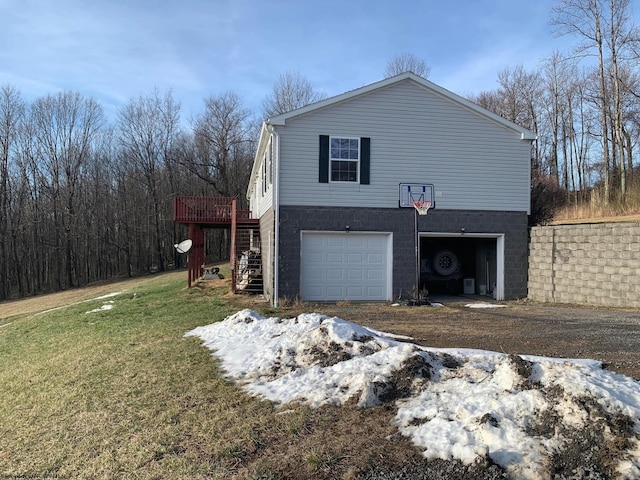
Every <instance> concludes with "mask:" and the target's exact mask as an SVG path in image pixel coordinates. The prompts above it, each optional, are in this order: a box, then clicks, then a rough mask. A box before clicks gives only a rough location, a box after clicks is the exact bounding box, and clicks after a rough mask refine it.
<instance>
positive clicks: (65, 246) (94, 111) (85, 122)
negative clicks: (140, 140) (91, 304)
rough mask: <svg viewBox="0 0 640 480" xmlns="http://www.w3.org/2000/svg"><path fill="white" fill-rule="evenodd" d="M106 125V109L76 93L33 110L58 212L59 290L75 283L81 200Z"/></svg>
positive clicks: (43, 172) (42, 167) (43, 175)
mask: <svg viewBox="0 0 640 480" xmlns="http://www.w3.org/2000/svg"><path fill="white" fill-rule="evenodd" d="M103 120H104V117H103V111H102V107H100V105H98V103H96V101H95V100H93V99H90V98H85V97H83V96H82V95H80V94H79V93H75V92H61V93H58V94H56V95H47V96H46V97H41V98H38V99H37V100H36V101H35V102H34V104H33V105H32V108H31V112H30V121H31V122H32V124H33V125H34V128H35V131H36V132H37V136H36V138H35V139H34V140H35V144H36V155H37V161H38V166H39V173H40V181H41V182H42V184H43V186H44V188H45V189H44V192H45V193H46V194H47V196H48V199H49V200H50V202H51V207H52V211H53V212H52V213H53V218H54V238H53V240H54V245H55V249H56V251H57V253H56V261H57V272H56V273H57V277H56V284H57V288H58V289H61V288H63V287H64V286H65V285H66V286H73V285H75V284H76V278H77V263H76V247H77V239H78V237H79V235H80V229H81V228H83V226H82V225H79V223H78V207H79V203H78V195H79V192H80V189H81V180H82V175H83V170H84V168H85V166H86V163H87V161H88V159H89V155H90V152H91V148H92V142H93V140H94V138H95V135H96V134H97V132H98V131H99V129H100V128H101V127H102V124H103ZM63 259H64V265H63V263H62V262H63ZM63 274H66V279H65V281H63V280H62V276H63Z"/></svg>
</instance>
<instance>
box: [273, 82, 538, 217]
mask: <svg viewBox="0 0 640 480" xmlns="http://www.w3.org/2000/svg"><path fill="white" fill-rule="evenodd" d="M505 123H506V122H505ZM275 128H277V131H278V133H279V142H280V148H279V154H280V184H279V188H280V192H279V198H280V203H281V204H282V205H326V206H354V207H364V206H366V207H383V208H395V207H397V206H398V185H399V184H400V183H431V184H434V185H435V191H436V198H435V200H436V208H438V209H471V210H508V211H527V212H528V211H529V189H530V180H529V179H530V148H531V146H530V142H529V141H527V140H522V134H521V132H518V131H516V130H514V129H513V128H509V127H508V126H507V125H505V124H503V123H500V122H498V121H494V120H492V119H491V118H490V117H487V116H484V115H480V114H479V113H478V112H477V111H475V110H473V109H471V108H468V106H466V105H464V104H461V103H458V102H455V101H452V99H451V98H447V97H446V96H444V95H441V94H440V92H437V91H434V90H431V89H428V88H425V87H424V86H422V85H420V84H418V83H416V82H414V81H412V80H410V79H408V80H403V81H400V82H396V83H392V84H390V85H388V86H386V87H384V88H380V89H374V90H372V91H368V92H366V93H365V94H363V95H360V96H355V97H353V98H348V99H346V100H345V101H342V102H338V103H333V104H331V103H330V104H328V105H327V106H325V107H324V108H320V109H315V110H311V111H309V112H307V113H305V114H303V115H301V116H297V117H296V116H293V117H291V118H288V119H286V123H285V125H284V126H276V127H275ZM319 135H334V136H343V137H370V138H371V176H370V184H369V185H360V184H356V183H319V181H318V153H319V152H318V141H319V140H318V139H319Z"/></svg>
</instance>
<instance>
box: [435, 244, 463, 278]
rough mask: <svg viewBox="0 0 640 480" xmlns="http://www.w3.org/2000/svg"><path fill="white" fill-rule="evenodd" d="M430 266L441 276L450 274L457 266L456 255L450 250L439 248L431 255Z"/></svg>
mask: <svg viewBox="0 0 640 480" xmlns="http://www.w3.org/2000/svg"><path fill="white" fill-rule="evenodd" d="M432 268H433V270H434V271H435V272H436V273H437V274H438V275H442V276H443V277H446V276H447V275H451V274H452V273H454V272H455V271H456V270H457V268H458V257H456V254H455V253H453V252H452V251H451V250H440V251H439V252H437V253H436V254H435V255H434V256H433V265H432Z"/></svg>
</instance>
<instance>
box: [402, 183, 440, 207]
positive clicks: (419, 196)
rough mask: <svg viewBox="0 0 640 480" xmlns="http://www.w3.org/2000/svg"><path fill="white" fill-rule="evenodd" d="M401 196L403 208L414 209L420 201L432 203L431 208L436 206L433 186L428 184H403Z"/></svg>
mask: <svg viewBox="0 0 640 480" xmlns="http://www.w3.org/2000/svg"><path fill="white" fill-rule="evenodd" d="M399 196H400V206H401V207H406V208H413V202H415V201H418V200H421V201H427V202H431V208H434V207H435V205H436V204H435V198H434V188H433V185H431V184H428V183H401V184H400V189H399Z"/></svg>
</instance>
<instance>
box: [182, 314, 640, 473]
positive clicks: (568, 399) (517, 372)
mask: <svg viewBox="0 0 640 480" xmlns="http://www.w3.org/2000/svg"><path fill="white" fill-rule="evenodd" d="M186 336H196V337H199V338H201V339H202V341H203V344H204V345H205V346H206V347H207V348H209V349H211V350H212V351H213V355H214V356H216V357H218V358H220V359H221V361H222V367H223V369H224V370H225V372H226V374H227V375H228V377H229V378H232V379H234V380H235V381H237V382H239V383H240V384H242V385H243V388H245V389H246V390H247V391H249V392H250V393H252V394H254V395H257V396H260V397H263V398H266V399H269V400H271V401H274V402H279V403H281V404H286V403H289V402H294V401H300V402H306V403H308V404H310V405H312V406H320V405H323V404H327V403H334V404H342V403H344V402H346V401H347V400H349V399H352V398H355V399H356V400H357V405H358V406H359V407H362V408H365V407H369V406H374V405H380V404H391V403H394V402H395V405H396V408H397V414H396V417H395V420H394V421H395V424H396V426H397V427H398V429H399V431H400V432H401V433H402V434H403V435H406V436H407V437H409V438H411V439H412V441H413V443H414V444H415V445H416V446H418V447H419V448H420V449H422V451H423V454H424V456H425V457H427V458H430V459H435V458H441V459H459V460H461V461H463V462H466V463H472V462H478V461H480V462H482V461H487V460H488V459H489V460H490V461H492V462H494V463H496V464H498V465H500V466H502V467H503V468H504V469H505V470H506V471H507V472H509V474H510V475H511V476H513V477H514V478H532V479H533V478H536V479H537V478H549V477H550V475H551V472H552V471H553V470H554V469H557V465H556V464H557V462H558V459H565V460H566V461H567V462H568V461H570V460H571V457H572V456H573V457H575V456H577V458H576V459H574V461H575V463H576V467H575V468H574V470H575V469H576V468H577V469H578V470H579V469H583V473H584V472H588V471H589V469H592V470H593V469H597V468H603V467H602V465H604V464H607V465H608V467H610V468H611V469H612V470H614V471H617V472H619V474H620V475H621V478H640V382H637V381H635V380H633V379H631V378H628V377H625V376H622V375H619V374H615V373H613V372H609V371H606V370H603V369H602V365H601V364H600V363H599V362H596V361H593V360H567V359H554V358H544V357H534V356H524V355H522V356H518V355H507V354H502V353H496V352H489V351H482V350H469V349H435V348H425V347H422V346H418V345H414V344H411V343H407V342H400V341H398V340H399V338H398V337H396V338H395V339H394V338H392V337H393V336H391V335H389V334H385V333H383V332H379V331H376V330H371V329H368V328H366V327H363V326H359V325H356V324H353V323H350V322H348V321H345V320H342V319H340V318H337V317H327V316H324V315H321V314H317V313H311V314H302V315H299V316H298V317H295V318H289V319H281V318H265V317H263V316H261V315H260V314H258V313H256V312H254V311H252V310H242V311H240V312H237V313H236V314H235V315H232V316H230V317H228V318H227V319H225V320H224V321H222V322H219V323H215V324H212V325H208V326H203V327H198V328H196V329H194V330H192V331H190V332H187V333H186ZM594 443H595V444H596V445H601V446H600V447H598V448H599V449H600V450H599V451H600V453H598V448H596V449H595V450H596V451H595V453H594V452H591V450H593V448H592V449H591V450H589V451H590V452H591V453H589V454H588V455H586V454H585V451H586V450H585V451H583V450H580V448H581V447H580V446H581V445H582V448H583V449H586V447H585V445H591V444H594ZM565 460H562V461H565ZM554 462H556V463H554ZM554 465H556V466H554ZM577 473H578V477H579V476H580V472H577ZM578 477H576V478H578Z"/></svg>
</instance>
